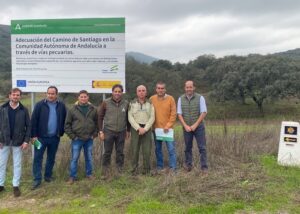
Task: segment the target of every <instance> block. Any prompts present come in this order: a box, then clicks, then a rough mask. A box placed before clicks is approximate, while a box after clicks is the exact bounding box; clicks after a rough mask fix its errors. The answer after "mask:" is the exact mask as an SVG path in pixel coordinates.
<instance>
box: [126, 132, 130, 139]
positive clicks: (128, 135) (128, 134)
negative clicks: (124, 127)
mask: <svg viewBox="0 0 300 214" xmlns="http://www.w3.org/2000/svg"><path fill="white" fill-rule="evenodd" d="M129 137H130V132H127V131H126V139H129Z"/></svg>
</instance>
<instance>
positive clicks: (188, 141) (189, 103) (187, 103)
mask: <svg viewBox="0 0 300 214" xmlns="http://www.w3.org/2000/svg"><path fill="white" fill-rule="evenodd" d="M184 89H185V94H183V95H182V96H180V97H179V99H178V103H177V114H178V119H179V120H180V122H181V124H182V126H183V136H184V141H185V151H184V152H185V169H186V170H187V171H188V172H189V171H191V170H192V166H193V152H192V148H193V138H194V137H195V138H196V141H197V146H198V150H199V153H200V165H201V166H200V168H201V170H202V172H203V174H204V175H207V169H208V167H207V157H206V139H205V126H204V118H205V116H206V114H207V108H206V103H205V99H204V97H203V96H201V95H200V94H198V93H195V89H196V88H195V86H194V82H193V81H190V80H189V81H186V82H185V87H184Z"/></svg>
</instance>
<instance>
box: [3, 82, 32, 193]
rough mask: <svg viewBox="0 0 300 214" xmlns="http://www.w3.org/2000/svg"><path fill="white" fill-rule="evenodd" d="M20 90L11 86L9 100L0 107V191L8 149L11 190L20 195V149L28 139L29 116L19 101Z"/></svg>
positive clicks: (25, 146)
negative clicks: (11, 156) (12, 173)
mask: <svg viewBox="0 0 300 214" xmlns="http://www.w3.org/2000/svg"><path fill="white" fill-rule="evenodd" d="M21 94H22V91H21V90H20V89H18V88H13V89H12V90H11V91H10V93H9V101H8V102H6V103H5V104H3V105H2V106H1V107H0V192H2V191H4V182H5V172H6V166H7V160H8V157H9V154H10V150H12V153H13V166H14V175H13V180H12V184H13V191H14V196H15V197H19V196H20V195H21V192H20V189H19V184H20V178H21V172H22V150H24V149H26V148H27V147H28V142H29V140H30V118H29V113H28V110H27V108H25V107H24V106H23V105H22V104H21V103H20V99H21Z"/></svg>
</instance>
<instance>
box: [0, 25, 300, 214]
mask: <svg viewBox="0 0 300 214" xmlns="http://www.w3.org/2000/svg"><path fill="white" fill-rule="evenodd" d="M8 30H9V28H8V27H7V26H6V27H3V26H0V44H1V46H0V78H1V82H0V95H2V100H4V96H5V95H6V94H7V92H8V90H9V89H10V88H11V81H10V75H11V73H10V72H11V64H10V44H9V31H8ZM2 44H4V45H2ZM299 74H300V63H299V50H297V51H294V52H293V51H288V52H286V53H280V54H275V55H267V56H262V55H256V54H255V55H248V56H227V57H222V58H216V57H215V56H212V55H202V56H199V57H198V58H197V59H195V60H191V61H190V62H188V63H171V62H170V61H168V60H158V61H155V62H153V63H152V64H150V65H149V64H143V63H139V62H137V61H135V60H134V59H132V58H127V59H126V98H128V99H131V98H133V97H134V96H135V89H136V86H137V85H140V84H145V85H146V86H147V88H148V91H149V95H151V94H153V93H154V88H155V84H156V82H157V81H161V80H162V81H165V82H166V84H167V93H169V94H172V95H173V96H174V97H175V98H177V97H178V96H179V95H180V94H182V93H183V92H184V91H183V85H184V82H185V80H187V79H191V80H194V82H195V85H196V87H197V92H200V93H201V94H204V95H205V97H206V98H207V99H206V101H207V105H208V111H209V113H208V116H207V120H206V127H207V129H206V132H207V142H208V157H209V174H208V176H207V177H205V176H202V175H201V173H200V171H199V169H198V159H199V156H198V153H197V149H196V147H195V148H194V169H193V170H192V172H190V173H187V172H185V171H184V170H183V168H182V165H183V161H184V143H183V139H182V134H181V127H180V125H178V126H177V127H176V142H177V155H178V157H177V162H178V166H179V169H178V172H177V174H176V175H174V174H172V173H168V171H166V172H165V173H163V174H161V175H157V176H144V175H138V176H131V174H130V151H129V143H130V141H129V140H128V142H127V143H126V148H125V150H126V163H125V173H124V174H123V175H122V176H117V174H116V173H115V172H114V170H112V172H111V177H110V179H109V180H107V181H103V180H100V176H101V164H100V160H101V154H102V151H103V150H102V146H101V143H100V142H99V141H98V140H95V147H94V166H95V175H96V176H97V179H96V180H95V181H89V180H86V179H85V178H84V174H83V169H84V161H83V157H81V160H80V163H79V172H80V173H79V181H78V182H76V183H75V184H74V185H67V184H66V180H67V178H68V167H69V160H70V145H69V139H68V138H67V137H64V138H63V139H62V142H61V145H60V148H59V151H58V157H57V162H56V166H55V169H54V171H55V177H56V180H55V181H54V182H52V183H43V185H42V187H41V188H40V189H38V190H36V191H31V190H30V187H31V183H32V176H31V164H32V160H31V157H32V154H31V151H30V150H27V151H26V152H25V153H24V161H23V178H22V185H21V191H22V196H21V197H20V198H17V199H16V198H14V197H13V194H12V188H11V186H10V183H11V179H12V171H11V170H12V168H11V161H12V160H11V159H10V160H9V165H8V166H9V169H8V173H7V181H6V189H7V190H6V191H5V192H4V193H1V194H0V213H300V208H299V206H298V205H297V203H298V202H299V198H300V192H299V190H298V187H299V183H300V173H299V169H298V168H295V167H283V166H279V165H277V162H276V155H277V150H278V141H279V127H280V121H281V120H296V121H297V120H298V118H299V116H300V108H299V99H298V95H299V91H300V90H299V89H300V88H299V87H300V82H299ZM43 96H44V95H42V94H38V99H39V98H42V97H43ZM24 98H25V99H23V101H22V102H24V103H25V105H26V106H28V107H29V106H30V101H29V99H28V95H26V94H25V96H24ZM61 98H62V99H63V100H64V101H65V102H66V103H67V104H68V105H70V104H72V103H73V102H74V100H75V99H76V95H74V94H61ZM101 100H102V96H101V95H99V94H94V95H92V96H91V101H92V102H93V103H94V104H95V105H98V104H99V103H100V102H101ZM164 153H165V157H167V153H166V151H164ZM166 165H167V161H166ZM113 166H114V165H113ZM152 167H155V157H154V154H152ZM113 169H114V167H113Z"/></svg>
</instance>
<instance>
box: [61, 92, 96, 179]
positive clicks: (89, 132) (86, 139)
mask: <svg viewBox="0 0 300 214" xmlns="http://www.w3.org/2000/svg"><path fill="white" fill-rule="evenodd" d="M97 119H98V117H97V109H96V108H95V107H94V106H93V105H92V104H91V103H89V94H88V92H87V91H86V90H81V91H80V92H79V96H78V101H77V102H76V103H75V105H74V106H72V108H71V109H70V110H69V111H68V113H67V118H66V122H65V132H66V134H67V135H68V136H69V138H70V139H71V140H72V142H71V147H72V159H71V164H70V177H69V181H68V183H69V184H73V183H74V181H75V180H76V178H77V163H78V159H79V156H80V151H81V149H82V148H83V150H84V158H85V174H86V177H87V178H88V179H91V180H92V179H94V176H93V156H92V151H93V139H94V138H95V137H96V136H97V133H98V131H97V130H98V129H97Z"/></svg>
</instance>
